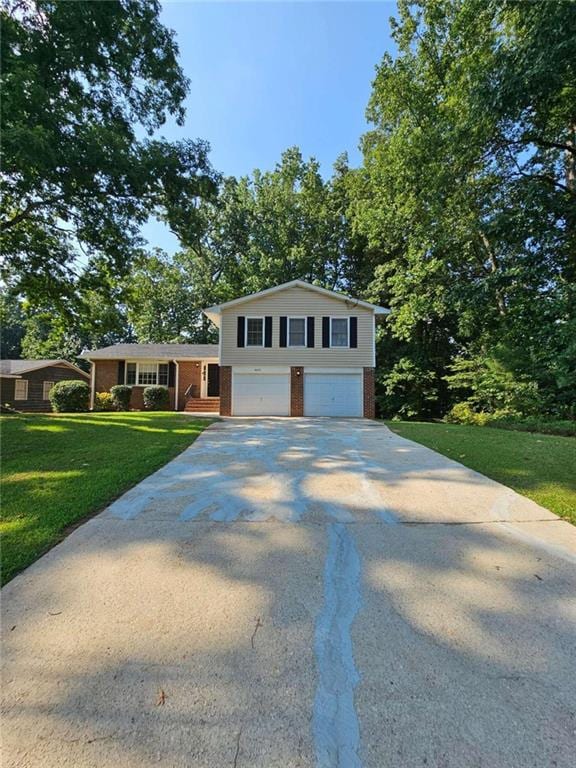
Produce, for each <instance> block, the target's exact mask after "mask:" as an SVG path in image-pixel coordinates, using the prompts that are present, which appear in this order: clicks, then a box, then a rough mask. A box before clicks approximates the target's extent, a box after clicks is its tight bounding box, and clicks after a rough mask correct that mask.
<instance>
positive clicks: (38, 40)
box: [0, 0, 215, 303]
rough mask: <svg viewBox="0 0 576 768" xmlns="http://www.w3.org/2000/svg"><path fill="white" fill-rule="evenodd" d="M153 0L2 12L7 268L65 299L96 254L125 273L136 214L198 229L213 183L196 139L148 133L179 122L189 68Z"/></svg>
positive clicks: (32, 286) (37, 4) (45, 0)
mask: <svg viewBox="0 0 576 768" xmlns="http://www.w3.org/2000/svg"><path fill="white" fill-rule="evenodd" d="M159 9H160V4H159V2H158V1H157V0H114V2H107V1H105V0H90V1H88V0H77V1H76V2H56V1H55V0H8V2H7V3H5V4H3V6H2V9H1V11H0V13H1V19H0V20H1V23H2V33H3V40H2V53H1V55H2V59H1V71H2V80H1V86H2V93H3V102H4V103H3V110H2V143H3V153H4V163H3V176H2V190H1V191H2V196H3V201H2V210H1V215H0V230H1V232H2V251H3V265H2V269H3V272H2V276H3V278H4V279H5V280H6V281H7V282H8V284H9V285H10V286H12V287H14V288H16V289H18V290H19V291H20V292H23V293H25V294H26V295H27V296H28V298H29V299H31V300H35V299H36V298H40V299H45V298H46V297H50V298H51V299H52V301H53V302H60V303H65V302H63V301H61V298H62V296H63V295H64V297H67V298H71V297H73V295H74V290H75V287H76V286H75V285H74V283H73V279H74V278H75V276H76V274H77V272H78V270H80V271H81V270H82V268H83V267H85V266H86V265H87V264H88V265H89V264H90V263H91V262H92V260H93V259H95V258H98V259H100V261H101V263H102V264H104V266H105V268H106V269H107V270H108V271H109V272H110V274H112V275H121V274H124V273H125V272H126V271H127V269H128V267H129V265H130V261H131V258H132V256H133V254H134V252H135V249H136V248H137V247H138V246H139V245H141V244H142V241H141V239H140V237H139V230H140V227H141V225H142V224H143V223H144V222H145V221H146V220H147V218H148V217H149V215H151V214H156V215H160V216H163V217H164V218H165V219H166V220H167V221H168V223H169V225H170V226H171V227H172V228H173V230H174V231H176V232H177V233H178V234H180V235H181V236H182V238H183V239H185V238H186V237H189V236H190V233H191V232H192V231H193V230H194V227H195V226H196V223H197V222H196V220H195V217H194V210H195V204H196V201H197V199H198V197H201V196H204V195H209V194H210V193H211V192H212V191H213V188H214V178H215V175H214V172H213V171H212V169H211V168H210V165H209V163H208V159H207V152H208V146H207V144H206V143H205V142H202V141H190V140H186V141H181V142H176V143H170V142H168V141H166V140H164V139H162V138H154V133H155V132H156V131H157V130H158V129H159V128H160V127H161V126H162V124H163V123H164V121H165V119H166V117H167V116H168V115H172V116H174V117H175V118H176V119H177V121H178V122H179V123H182V121H183V115H184V111H183V106H182V102H183V99H184V97H185V96H186V93H187V90H188V81H187V79H186V78H185V77H184V74H183V72H182V70H181V68H180V65H179V64H178V62H177V53H178V49H177V45H176V43H175V40H174V33H173V32H171V31H169V30H167V29H165V28H164V27H163V26H162V24H161V23H160V21H159V19H158V14H159Z"/></svg>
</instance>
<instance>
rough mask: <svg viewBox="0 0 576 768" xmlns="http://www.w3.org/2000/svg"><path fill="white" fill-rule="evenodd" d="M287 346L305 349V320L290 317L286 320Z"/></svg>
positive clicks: (303, 318)
mask: <svg viewBox="0 0 576 768" xmlns="http://www.w3.org/2000/svg"><path fill="white" fill-rule="evenodd" d="M288 346H289V347H305V346H306V318H305V317H290V318H288Z"/></svg>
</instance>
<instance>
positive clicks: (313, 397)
mask: <svg viewBox="0 0 576 768" xmlns="http://www.w3.org/2000/svg"><path fill="white" fill-rule="evenodd" d="M362 410H363V409H362V375H361V374H359V373H305V374H304V415H305V416H362Z"/></svg>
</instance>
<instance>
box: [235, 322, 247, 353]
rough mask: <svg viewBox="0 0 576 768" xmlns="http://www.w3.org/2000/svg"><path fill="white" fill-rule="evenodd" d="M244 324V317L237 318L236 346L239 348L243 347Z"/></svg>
mask: <svg viewBox="0 0 576 768" xmlns="http://www.w3.org/2000/svg"><path fill="white" fill-rule="evenodd" d="M245 322H246V318H245V317H240V316H239V317H238V327H237V337H236V344H237V346H239V347H243V346H244V324H245Z"/></svg>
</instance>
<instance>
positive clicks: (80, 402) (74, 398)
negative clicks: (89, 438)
mask: <svg viewBox="0 0 576 768" xmlns="http://www.w3.org/2000/svg"><path fill="white" fill-rule="evenodd" d="M50 402H51V403H52V409H53V410H54V411H56V413H79V412H81V411H87V410H88V408H89V407H90V387H89V386H88V384H86V382H85V381H59V382H58V384H54V386H53V387H52V389H51V390H50Z"/></svg>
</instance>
